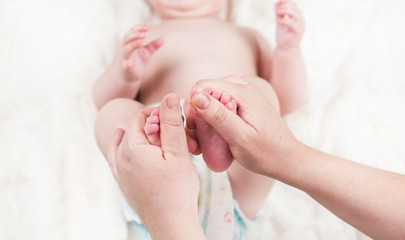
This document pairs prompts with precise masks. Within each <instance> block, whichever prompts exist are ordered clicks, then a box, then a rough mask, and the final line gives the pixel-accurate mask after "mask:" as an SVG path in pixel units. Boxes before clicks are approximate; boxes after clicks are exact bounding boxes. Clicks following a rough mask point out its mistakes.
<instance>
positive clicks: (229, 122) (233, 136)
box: [191, 92, 247, 144]
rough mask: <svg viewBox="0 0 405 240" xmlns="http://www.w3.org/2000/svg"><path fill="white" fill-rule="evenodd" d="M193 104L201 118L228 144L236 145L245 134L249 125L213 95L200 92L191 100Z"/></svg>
mask: <svg viewBox="0 0 405 240" xmlns="http://www.w3.org/2000/svg"><path fill="white" fill-rule="evenodd" d="M191 103H192V104H193V107H194V109H195V111H197V112H198V114H199V115H200V117H201V118H203V119H204V120H205V121H206V122H207V123H209V124H210V125H211V126H212V127H213V128H214V129H215V130H216V131H217V132H218V133H219V134H220V135H221V136H222V137H223V138H224V139H225V141H227V142H228V143H230V144H231V143H234V142H235V140H237V139H238V136H241V134H244V133H245V130H246V129H247V128H246V127H247V123H246V122H245V121H244V120H243V119H242V118H240V117H239V116H238V115H237V114H235V113H234V112H232V111H231V110H229V109H228V108H227V107H225V105H224V104H222V103H221V102H219V101H218V100H217V99H215V98H213V97H212V96H211V95H209V94H206V93H205V92H198V93H196V94H195V95H194V96H193V98H192V99H191Z"/></svg>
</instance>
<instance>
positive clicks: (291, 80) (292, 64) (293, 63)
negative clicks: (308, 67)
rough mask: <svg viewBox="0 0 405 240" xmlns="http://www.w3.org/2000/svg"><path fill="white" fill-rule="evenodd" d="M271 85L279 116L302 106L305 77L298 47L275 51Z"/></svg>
mask: <svg viewBox="0 0 405 240" xmlns="http://www.w3.org/2000/svg"><path fill="white" fill-rule="evenodd" d="M271 84H272V86H273V87H274V89H275V90H276V92H277V95H278V98H279V101H280V106H281V114H285V113H289V112H291V111H293V110H295V109H296V108H297V107H299V106H300V105H301V104H302V102H303V100H304V98H305V94H306V89H307V75H306V71H305V66H304V61H303V59H302V54H301V50H300V49H299V48H298V47H297V48H277V49H276V50H275V52H274V57H273V66H272V73H271Z"/></svg>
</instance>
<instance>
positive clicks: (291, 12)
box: [276, 7, 301, 19]
mask: <svg viewBox="0 0 405 240" xmlns="http://www.w3.org/2000/svg"><path fill="white" fill-rule="evenodd" d="M276 14H277V17H278V18H280V17H284V16H285V15H288V16H289V17H290V18H295V19H298V18H300V16H301V15H300V13H299V12H298V11H297V10H296V9H293V8H289V7H282V8H280V9H277V10H276Z"/></svg>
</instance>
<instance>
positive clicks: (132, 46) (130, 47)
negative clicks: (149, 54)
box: [124, 40, 143, 59]
mask: <svg viewBox="0 0 405 240" xmlns="http://www.w3.org/2000/svg"><path fill="white" fill-rule="evenodd" d="M142 46H143V42H142V40H136V41H134V42H131V43H128V44H126V45H125V46H124V58H125V59H128V58H129V57H130V56H131V54H132V53H133V52H134V51H135V50H136V49H138V48H140V47H142Z"/></svg>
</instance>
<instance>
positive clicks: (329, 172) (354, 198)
mask: <svg viewBox="0 0 405 240" xmlns="http://www.w3.org/2000/svg"><path fill="white" fill-rule="evenodd" d="M290 163H291V165H289V166H288V171H287V172H288V173H290V174H288V176H286V175H285V176H279V177H280V180H281V181H283V182H285V183H287V184H289V185H291V186H294V187H297V188H299V189H301V190H303V191H305V192H306V193H308V194H309V195H310V196H311V197H313V198H314V199H315V200H316V201H318V202H319V203H320V204H322V205H323V206H325V207H326V208H328V209H329V210H330V211H332V212H333V213H334V214H335V215H337V216H338V217H340V218H341V219H343V220H344V221H346V222H347V223H349V224H350V225H352V226H354V227H356V228H357V229H359V230H360V231H362V232H364V233H365V234H367V235H369V236H370V237H372V238H373V239H405V228H404V223H405V176H404V175H401V174H396V173H392V172H387V171H383V170H379V169H375V168H372V167H368V166H365V165H361V164H358V163H354V162H351V161H348V160H345V159H342V158H339V157H336V156H332V155H329V154H326V153H322V152H319V151H317V150H314V149H310V148H308V147H305V146H303V147H302V151H300V153H299V154H298V155H296V156H295V159H294V160H293V161H290Z"/></svg>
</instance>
